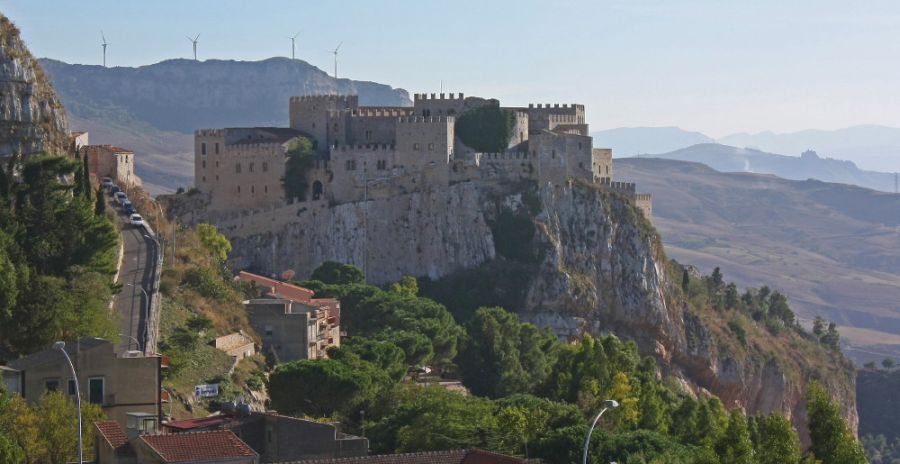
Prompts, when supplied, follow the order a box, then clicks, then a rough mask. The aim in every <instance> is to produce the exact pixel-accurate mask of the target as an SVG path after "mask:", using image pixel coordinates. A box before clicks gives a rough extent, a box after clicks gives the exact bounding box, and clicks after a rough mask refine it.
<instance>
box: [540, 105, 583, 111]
mask: <svg viewBox="0 0 900 464" xmlns="http://www.w3.org/2000/svg"><path fill="white" fill-rule="evenodd" d="M528 109H530V110H533V109H538V110H541V109H543V110H555V109H575V110H581V111H584V105H582V104H580V103H572V104H571V105H570V104H568V103H553V104H550V103H529V104H528Z"/></svg>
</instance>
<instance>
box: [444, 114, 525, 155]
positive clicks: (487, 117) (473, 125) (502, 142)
mask: <svg viewBox="0 0 900 464" xmlns="http://www.w3.org/2000/svg"><path fill="white" fill-rule="evenodd" d="M515 122H516V120H515V116H514V115H513V113H512V112H510V111H507V110H504V109H501V108H500V106H499V104H489V105H485V106H482V107H479V108H473V109H470V110H468V111H466V112H465V113H463V114H462V115H461V116H460V117H459V118H457V120H456V135H457V136H458V137H459V138H460V140H462V141H463V143H464V144H466V145H468V146H470V147H472V148H474V149H475V150H478V151H480V152H485V153H497V152H501V151H503V150H505V149H506V147H507V146H509V139H510V138H511V137H512V133H513V128H514V127H515Z"/></svg>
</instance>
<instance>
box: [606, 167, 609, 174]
mask: <svg viewBox="0 0 900 464" xmlns="http://www.w3.org/2000/svg"><path fill="white" fill-rule="evenodd" d="M606 175H609V165H606Z"/></svg>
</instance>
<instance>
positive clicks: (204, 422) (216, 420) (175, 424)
mask: <svg viewBox="0 0 900 464" xmlns="http://www.w3.org/2000/svg"><path fill="white" fill-rule="evenodd" d="M229 420H231V419H230V418H229V417H225V416H209V417H200V418H197V419H184V420H179V421H171V422H165V423H163V427H168V428H170V429H177V430H191V429H196V428H200V427H214V426H217V425H221V424H224V423H225V422H228V421H229Z"/></svg>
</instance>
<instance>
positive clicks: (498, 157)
mask: <svg viewBox="0 0 900 464" xmlns="http://www.w3.org/2000/svg"><path fill="white" fill-rule="evenodd" d="M528 157H529V154H528V152H527V151H505V152H499V153H475V161H476V163H481V162H483V161H489V162H496V161H516V160H527V159H528Z"/></svg>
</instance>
